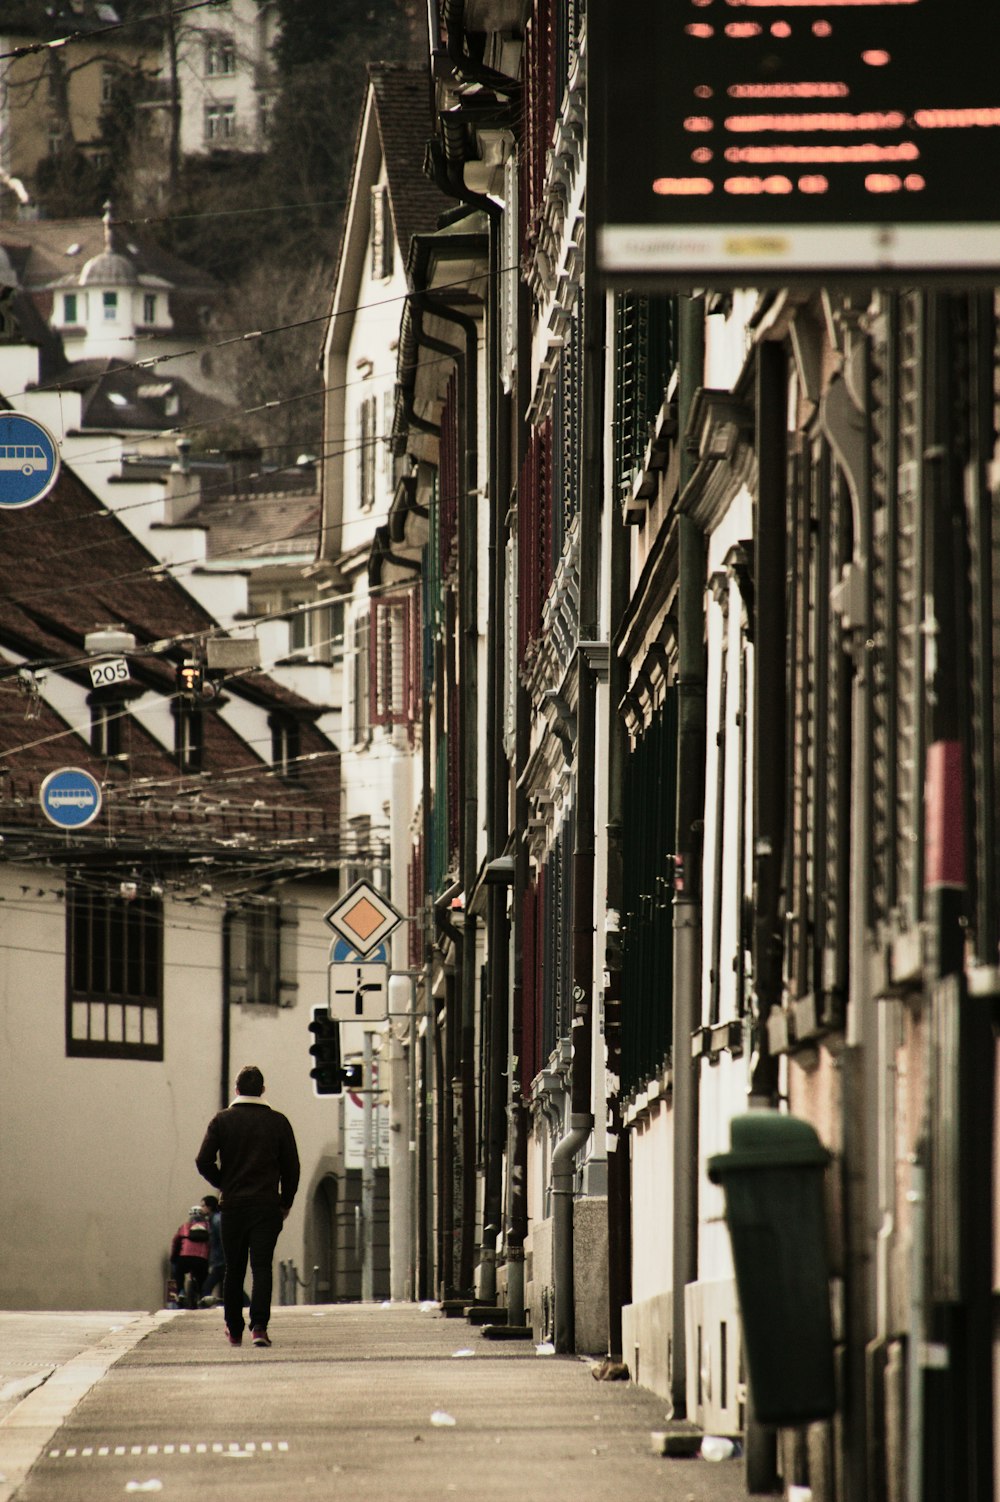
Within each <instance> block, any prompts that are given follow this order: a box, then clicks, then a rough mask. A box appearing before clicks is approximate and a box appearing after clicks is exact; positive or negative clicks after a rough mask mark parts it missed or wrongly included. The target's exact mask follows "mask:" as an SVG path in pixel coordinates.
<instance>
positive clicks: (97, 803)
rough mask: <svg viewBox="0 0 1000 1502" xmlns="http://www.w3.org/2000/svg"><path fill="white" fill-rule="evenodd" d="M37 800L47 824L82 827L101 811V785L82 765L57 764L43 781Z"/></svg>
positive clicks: (60, 826) (72, 827)
mask: <svg viewBox="0 0 1000 1502" xmlns="http://www.w3.org/2000/svg"><path fill="white" fill-rule="evenodd" d="M38 801H39V803H40V804H41V805H42V813H43V814H44V815H45V817H46V818H47V819H48V821H49V823H50V824H56V825H58V827H59V828H60V829H83V828H84V826H85V825H87V824H90V823H92V822H93V820H94V819H96V818H97V815H98V814H99V813H100V811H101V785H100V783H99V782H98V781H97V778H96V777H92V776H91V775H90V773H89V772H85V771H84V770H83V768H82V767H60V768H59V771H58V772H50V773H49V775H48V776H47V777H46V779H45V781H44V782H43V783H42V786H41V788H40V789H39V793H38Z"/></svg>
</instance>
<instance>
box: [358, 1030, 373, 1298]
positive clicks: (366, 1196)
mask: <svg viewBox="0 0 1000 1502" xmlns="http://www.w3.org/2000/svg"><path fill="white" fill-rule="evenodd" d="M364 1039H365V1049H364V1065H363V1074H362V1083H363V1086H364V1095H363V1101H364V1128H365V1132H364V1148H363V1152H362V1158H361V1301H362V1303H365V1304H370V1303H371V1301H372V1299H373V1298H374V1288H373V1285H374V1280H373V1251H374V1247H373V1241H374V1235H373V1231H374V1221H375V1111H374V1099H373V1092H374V1083H373V1079H372V1076H373V1069H372V1035H371V1033H370V1032H369V1030H368V1029H367V1028H366V1029H365V1034H364Z"/></svg>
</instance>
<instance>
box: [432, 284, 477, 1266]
mask: <svg viewBox="0 0 1000 1502" xmlns="http://www.w3.org/2000/svg"><path fill="white" fill-rule="evenodd" d="M426 306H427V307H429V308H433V311H434V312H435V314H436V315H437V316H438V317H439V318H443V319H445V320H446V321H447V322H449V323H454V324H457V325H458V327H459V328H460V329H461V330H462V332H463V333H464V335H465V353H464V355H463V356H462V358H461V360H460V362H459V368H460V373H461V376H462V385H463V387H464V390H463V400H462V417H461V423H460V431H463V432H464V434H465V452H464V458H463V463H462V465H461V468H460V474H461V476H462V479H461V482H460V483H461V487H462V493H461V495H460V496H459V502H460V507H459V518H460V520H459V553H458V578H459V630H460V636H459V663H460V668H459V671H460V673H461V683H462V709H461V722H462V763H461V767H460V771H459V786H460V790H461V791H460V798H461V805H462V820H461V830H462V833H461V851H460V856H459V861H460V872H461V881H462V889H463V891H464V892H465V900H466V912H465V924H464V926H463V929H462V946H461V1050H460V1062H459V1068H460V1075H459V1084H460V1098H461V1164H462V1213H461V1240H460V1250H459V1270H458V1284H459V1290H460V1292H461V1293H469V1294H471V1293H472V1287H473V1262H474V1245H475V1234H476V1117H475V1100H476V1076H475V1045H476V951H477V943H476V918H475V914H474V913H472V912H471V911H470V909H469V902H470V900H471V895H472V889H473V887H474V886H475V882H476V876H477V874H478V873H477V865H478V860H477V857H478V853H479V842H478V838H477V836H478V822H479V799H478V785H477V779H478V759H479V758H478V752H479V742H478V734H477V731H478V715H479V663H478V651H479V629H478V616H479V593H478V588H477V583H478V568H477V565H478V550H479V540H478V539H479V527H478V516H477V510H478V506H479V489H478V485H477V483H476V482H477V479H478V472H479V434H478V425H479V409H478V401H479V396H478V390H479V381H478V372H477V369H476V362H477V354H478V348H479V330H478V327H477V325H476V321H475V319H473V318H470V317H469V316H468V315H467V314H466V313H459V312H458V311H457V310H456V309H455V308H452V307H449V306H447V305H446V304H444V303H439V302H438V301H437V300H436V299H434V298H430V297H429V298H427V300H426Z"/></svg>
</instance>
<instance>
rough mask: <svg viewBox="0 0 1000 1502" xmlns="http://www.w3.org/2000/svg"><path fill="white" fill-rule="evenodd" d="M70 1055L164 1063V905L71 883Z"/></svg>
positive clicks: (68, 954) (68, 930) (68, 908)
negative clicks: (159, 1061) (161, 1061)
mask: <svg viewBox="0 0 1000 1502" xmlns="http://www.w3.org/2000/svg"><path fill="white" fill-rule="evenodd" d="M66 977H67V980H66V1052H67V1055H69V1057H71V1058H101V1059H152V1060H158V1059H162V1058H163V905H162V903H161V902H159V901H158V900H156V899H155V898H152V897H136V898H134V899H133V900H132V901H129V900H127V899H126V898H124V897H120V896H117V895H114V896H113V895H112V894H111V893H110V892H102V891H100V890H95V889H93V888H90V887H87V886H84V885H83V884H81V883H71V884H70V885H69V887H68V888H67V893H66Z"/></svg>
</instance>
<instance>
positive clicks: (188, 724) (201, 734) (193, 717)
mask: <svg viewBox="0 0 1000 1502" xmlns="http://www.w3.org/2000/svg"><path fill="white" fill-rule="evenodd" d="M173 711H174V755H175V756H176V757H177V765H178V766H179V767H180V769H181V771H182V772H200V771H201V762H202V752H203V750H204V745H205V726H204V722H203V719H202V711H201V710H200V709H199V708H198V706H197V705H196V704H187V703H185V702H184V701H183V700H179V699H178V700H175V701H174V705H173Z"/></svg>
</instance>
